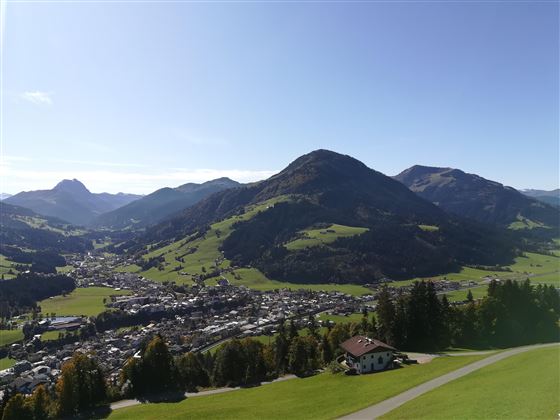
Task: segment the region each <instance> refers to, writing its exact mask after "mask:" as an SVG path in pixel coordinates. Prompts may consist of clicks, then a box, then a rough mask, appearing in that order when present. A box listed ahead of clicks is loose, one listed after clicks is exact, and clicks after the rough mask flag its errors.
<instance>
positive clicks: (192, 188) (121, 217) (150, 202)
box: [94, 178, 241, 229]
mask: <svg viewBox="0 0 560 420" xmlns="http://www.w3.org/2000/svg"><path fill="white" fill-rule="evenodd" d="M240 185H241V184H239V183H238V182H235V181H232V180H231V179H229V178H219V179H214V180H212V181H208V182H204V183H203V184H194V183H188V184H184V185H181V186H179V187H177V188H161V189H159V190H157V191H154V192H153V193H151V194H148V195H147V196H145V197H142V198H140V199H139V200H136V201H133V202H132V203H129V204H127V205H125V206H123V207H121V208H118V209H117V210H113V211H111V212H108V213H105V214H102V215H100V216H98V217H97V218H96V220H95V221H94V225H95V226H98V227H109V228H114V229H124V228H127V227H135V228H139V227H146V226H149V225H153V224H155V223H158V222H160V221H162V220H163V219H165V218H166V217H168V216H170V215H172V214H174V213H177V212H179V211H181V210H184V209H186V208H187V207H189V206H192V205H193V204H195V203H197V202H199V201H200V200H202V199H204V198H206V197H208V196H209V195H211V194H213V193H215V192H218V191H222V190H226V189H229V188H235V187H239V186H240Z"/></svg>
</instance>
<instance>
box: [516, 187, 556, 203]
mask: <svg viewBox="0 0 560 420" xmlns="http://www.w3.org/2000/svg"><path fill="white" fill-rule="evenodd" d="M521 192H522V193H523V194H525V195H526V196H527V197H531V198H534V199H536V200H539V201H542V202H543V203H547V204H551V205H553V206H560V188H557V189H555V190H550V191H546V190H532V189H530V190H521Z"/></svg>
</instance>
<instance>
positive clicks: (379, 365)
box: [340, 335, 397, 373]
mask: <svg viewBox="0 0 560 420" xmlns="http://www.w3.org/2000/svg"><path fill="white" fill-rule="evenodd" d="M340 347H341V348H342V349H343V350H344V351H345V352H346V359H345V360H346V364H347V365H348V367H349V368H350V369H356V372H357V373H369V372H377V371H380V370H385V369H391V368H392V367H393V356H394V353H395V352H396V351H397V349H395V348H394V347H391V346H390V345H389V344H386V343H383V342H382V341H379V340H376V339H372V338H368V337H364V336H362V335H357V336H354V337H352V338H349V339H348V340H346V341H345V342H343V343H342V344H341V345H340Z"/></svg>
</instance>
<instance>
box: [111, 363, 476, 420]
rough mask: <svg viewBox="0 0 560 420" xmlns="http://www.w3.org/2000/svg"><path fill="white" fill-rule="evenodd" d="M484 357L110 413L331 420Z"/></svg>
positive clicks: (308, 380)
mask: <svg viewBox="0 0 560 420" xmlns="http://www.w3.org/2000/svg"><path fill="white" fill-rule="evenodd" d="M481 358H483V356H464V357H447V358H438V359H435V360H434V361H433V362H431V363H427V364H423V365H413V366H408V367H405V368H402V369H396V370H392V371H387V372H381V373H376V374H371V375H358V376H346V375H343V374H337V375H333V374H331V373H323V374H320V375H317V376H313V377H310V378H306V379H291V380H288V381H284V382H277V383H274V384H270V385H265V386H261V387H255V388H248V389H241V390H238V391H233V392H228V393H223V394H217V395H211V396H204V397H196V398H189V399H186V400H184V401H181V402H179V403H158V404H145V405H141V406H135V407H129V408H122V409H119V410H115V411H114V412H113V413H111V415H110V418H112V419H133V418H142V419H158V420H159V419H160V418H166V419H181V418H197V419H217V418H228V419H262V418H266V419H286V418H320V419H332V418H336V417H338V416H341V415H344V414H348V413H351V412H354V411H356V410H360V409H362V408H365V407H367V406H369V405H371V404H375V403H377V402H380V401H383V400H385V399H387V398H389V397H392V396H394V395H396V394H399V393H401V392H403V391H406V390H407V389H410V388H412V387H414V386H416V385H419V384H421V383H423V382H426V381H428V380H430V379H433V378H435V377H438V376H441V375H443V374H445V373H447V372H449V371H452V370H455V369H458V368H460V367H461V366H464V365H466V364H469V363H471V362H473V361H475V360H479V359H481Z"/></svg>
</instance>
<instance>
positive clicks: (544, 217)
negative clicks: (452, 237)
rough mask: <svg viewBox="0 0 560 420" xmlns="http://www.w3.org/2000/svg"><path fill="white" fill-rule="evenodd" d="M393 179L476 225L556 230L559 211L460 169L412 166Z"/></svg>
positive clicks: (512, 189)
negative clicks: (517, 225) (523, 226)
mask: <svg viewBox="0 0 560 420" xmlns="http://www.w3.org/2000/svg"><path fill="white" fill-rule="evenodd" d="M394 179H396V180H398V181H400V182H402V183H403V184H404V185H406V186H407V187H408V188H410V189H411V191H414V192H415V193H416V194H418V195H419V196H420V197H422V198H424V199H426V200H429V201H431V202H433V203H435V204H437V205H438V206H440V207H441V208H442V209H444V210H445V211H448V212H451V213H454V214H457V215H460V216H463V217H468V218H471V219H474V220H477V221H479V222H483V223H490V224H495V225H500V226H509V225H511V224H512V223H527V224H528V225H529V224H530V225H531V226H543V227H545V226H548V227H555V228H558V223H559V219H560V212H559V211H558V209H556V208H554V207H552V206H549V205H547V204H544V203H542V202H540V201H537V200H535V199H533V198H530V197H527V196H526V195H524V194H522V193H521V192H519V191H517V190H516V189H514V188H512V187H506V186H504V185H502V184H500V183H498V182H495V181H491V180H488V179H485V178H482V177H480V176H478V175H475V174H469V173H466V172H463V171H461V170H459V169H453V168H438V167H430V166H421V165H415V166H412V167H411V168H409V169H406V170H404V171H403V172H401V173H400V174H398V175H396V176H395V177H394Z"/></svg>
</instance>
